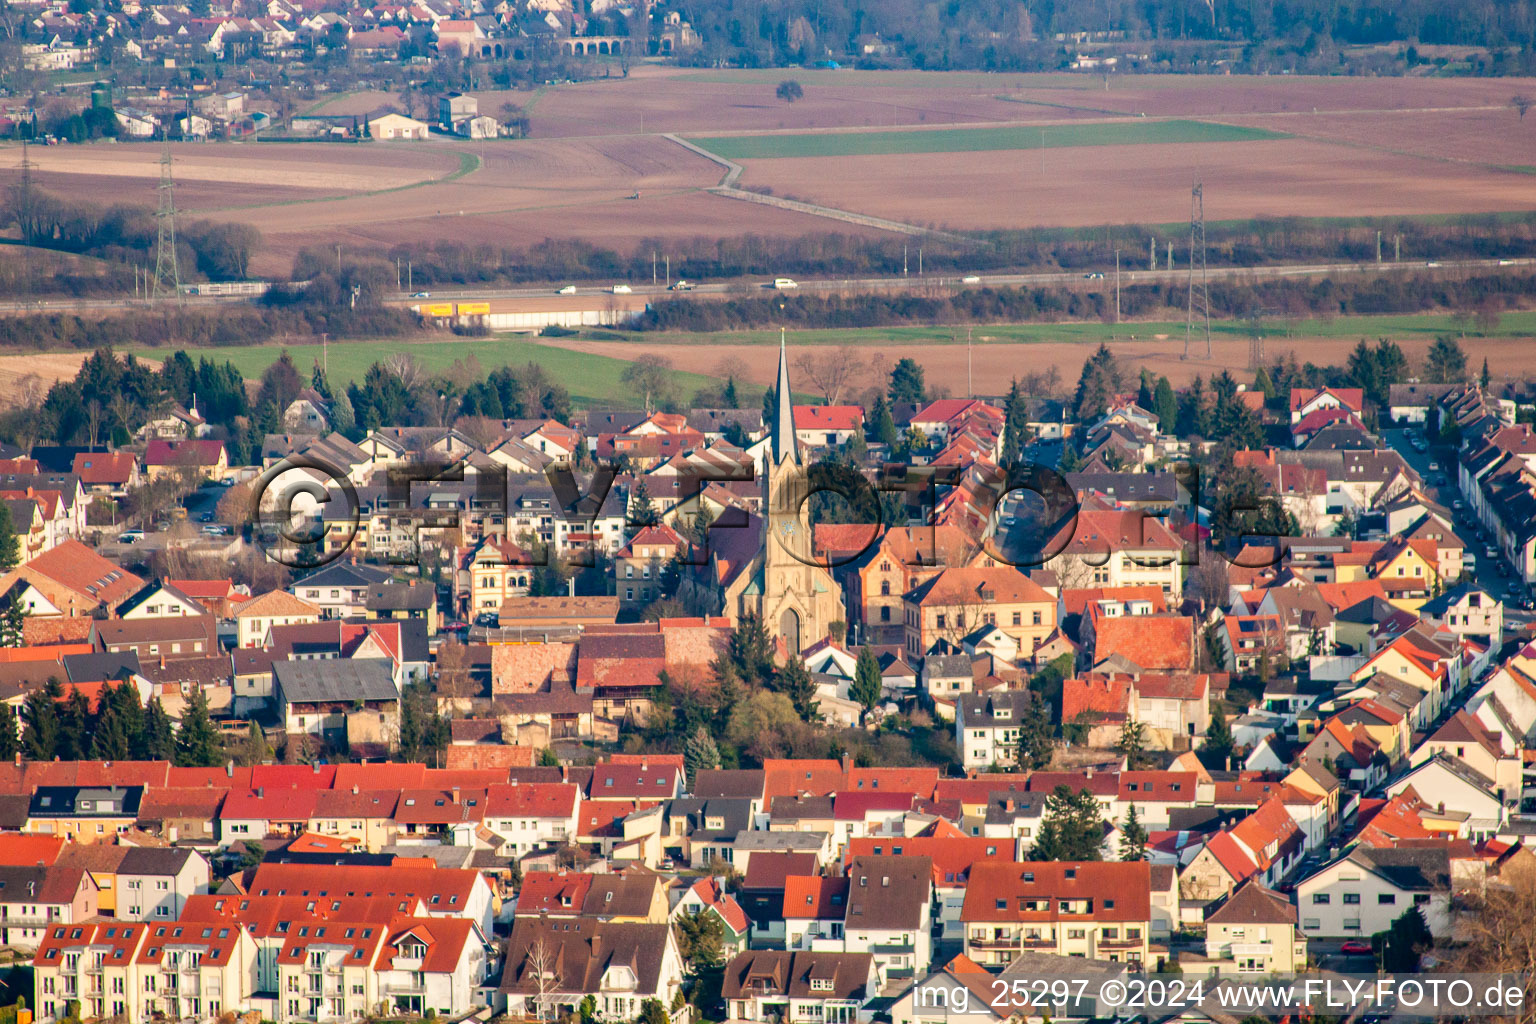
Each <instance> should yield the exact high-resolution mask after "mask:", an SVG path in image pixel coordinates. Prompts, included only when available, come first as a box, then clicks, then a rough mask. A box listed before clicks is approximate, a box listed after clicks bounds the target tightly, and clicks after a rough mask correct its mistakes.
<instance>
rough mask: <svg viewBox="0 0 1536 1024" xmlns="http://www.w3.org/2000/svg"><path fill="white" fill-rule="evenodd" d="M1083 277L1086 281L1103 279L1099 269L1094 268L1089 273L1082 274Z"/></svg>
mask: <svg viewBox="0 0 1536 1024" xmlns="http://www.w3.org/2000/svg"><path fill="white" fill-rule="evenodd" d="M1083 279H1084V280H1087V281H1102V280H1104V275H1103V273H1101V272H1100V271H1097V270H1095V271H1094V272H1093V273H1091V274H1084V275H1083Z"/></svg>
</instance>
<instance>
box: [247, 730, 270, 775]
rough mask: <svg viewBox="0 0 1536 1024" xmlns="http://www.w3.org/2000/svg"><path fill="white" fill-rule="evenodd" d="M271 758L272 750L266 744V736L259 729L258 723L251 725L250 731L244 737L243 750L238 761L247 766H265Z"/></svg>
mask: <svg viewBox="0 0 1536 1024" xmlns="http://www.w3.org/2000/svg"><path fill="white" fill-rule="evenodd" d="M271 757H272V748H271V746H269V745H268V744H267V734H266V732H264V731H263V730H262V728H261V724H260V723H259V722H252V723H251V731H250V732H248V733H247V734H246V736H245V750H244V751H243V752H242V754H241V757H240V760H241V762H242V763H244V764H247V765H256V764H265V763H266V762H267V761H268V759H270V758H271Z"/></svg>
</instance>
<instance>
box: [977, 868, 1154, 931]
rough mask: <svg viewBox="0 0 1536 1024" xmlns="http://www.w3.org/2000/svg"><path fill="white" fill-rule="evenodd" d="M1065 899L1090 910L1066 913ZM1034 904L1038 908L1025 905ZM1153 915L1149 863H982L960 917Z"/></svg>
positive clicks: (1065, 918)
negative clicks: (1084, 903)
mask: <svg viewBox="0 0 1536 1024" xmlns="http://www.w3.org/2000/svg"><path fill="white" fill-rule="evenodd" d="M1061 901H1087V903H1088V905H1089V909H1088V910H1087V911H1086V912H1084V913H1072V912H1064V911H1062V910H1061ZM1111 901H1112V902H1113V906H1108V905H1107V904H1109V903H1110V902H1111ZM999 903H1001V904H1002V906H998V904H999ZM1031 903H1033V904H1034V905H1035V906H1036V907H1038V909H1033V910H1030V909H1025V907H1026V906H1027V905H1029V904H1031ZM1151 913H1152V869H1151V865H1149V864H1147V863H1146V862H1145V861H1110V862H1091V861H1088V862H1084V861H1026V862H1023V863H1010V862H1006V861H982V862H980V863H978V864H975V865H973V866H972V868H971V879H970V884H969V885H968V886H967V887H966V890H965V903H964V904H963V905H962V907H961V910H960V920H962V921H966V922H971V921H1016V922H1022V923H1032V922H1040V923H1056V922H1062V923H1066V922H1070V921H1074V920H1080V921H1090V920H1091V921H1145V920H1148V919H1149V918H1150V917H1151Z"/></svg>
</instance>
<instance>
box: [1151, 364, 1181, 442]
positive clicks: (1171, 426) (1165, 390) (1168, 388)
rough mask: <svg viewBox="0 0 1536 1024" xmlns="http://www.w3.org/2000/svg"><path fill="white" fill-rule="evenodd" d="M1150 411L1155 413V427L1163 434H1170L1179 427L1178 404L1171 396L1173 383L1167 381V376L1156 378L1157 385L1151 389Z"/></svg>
mask: <svg viewBox="0 0 1536 1024" xmlns="http://www.w3.org/2000/svg"><path fill="white" fill-rule="evenodd" d="M1152 404H1153V406H1154V408H1153V409H1151V410H1150V411H1151V412H1155V413H1157V429H1158V430H1159V431H1160V432H1162V433H1164V434H1172V433H1173V432H1174V431H1175V430H1177V429H1178V427H1179V404H1178V400H1177V399H1175V398H1174V397H1173V385H1172V384H1170V383H1168V378H1167V377H1159V378H1157V387H1156V388H1154V389H1153V391H1152Z"/></svg>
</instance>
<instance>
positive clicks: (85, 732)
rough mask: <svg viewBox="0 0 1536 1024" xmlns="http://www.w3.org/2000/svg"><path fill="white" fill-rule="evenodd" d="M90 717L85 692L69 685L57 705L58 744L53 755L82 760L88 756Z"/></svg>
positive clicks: (70, 759) (69, 759)
mask: <svg viewBox="0 0 1536 1024" xmlns="http://www.w3.org/2000/svg"><path fill="white" fill-rule="evenodd" d="M92 717H93V716H92V715H91V702H90V700H89V699H88V698H87V697H86V695H85V692H84V691H83V690H80V689H79V688H78V687H71V688H70V690H69V695H68V696H67V697H65V698H64V703H63V704H61V705H60V706H59V744H58V749H57V750H56V751H54V756H56V757H57V758H58V759H59V760H61V761H83V760H85V759H86V758H87V757H88V756H90V751H91V721H92Z"/></svg>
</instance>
